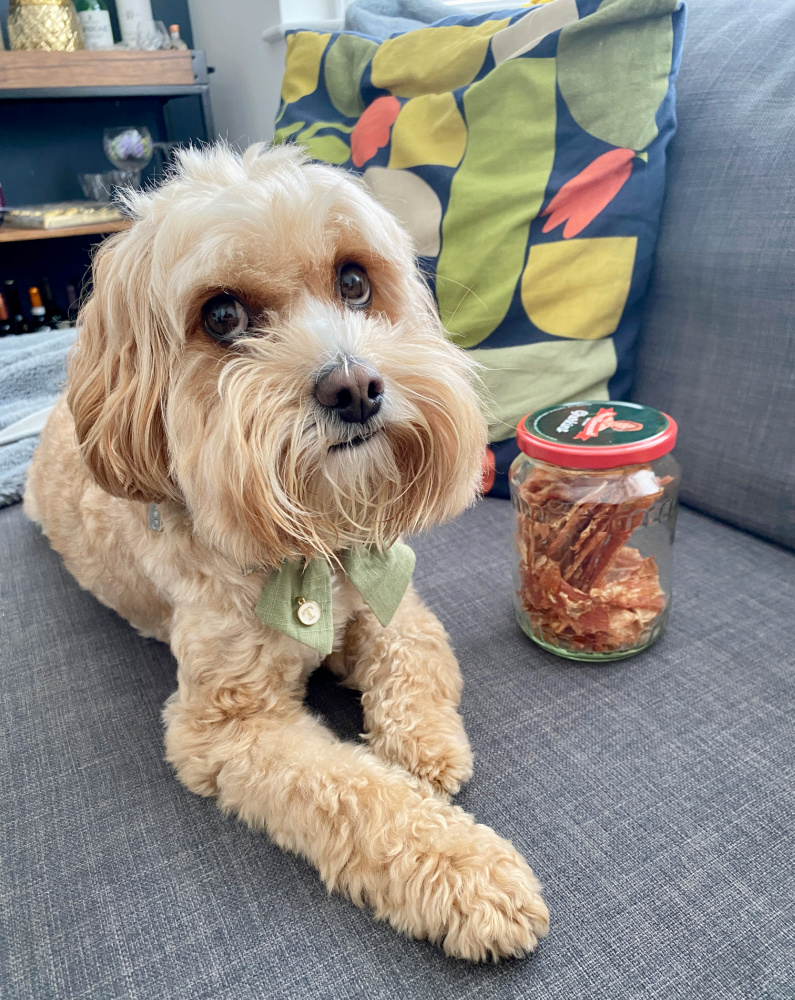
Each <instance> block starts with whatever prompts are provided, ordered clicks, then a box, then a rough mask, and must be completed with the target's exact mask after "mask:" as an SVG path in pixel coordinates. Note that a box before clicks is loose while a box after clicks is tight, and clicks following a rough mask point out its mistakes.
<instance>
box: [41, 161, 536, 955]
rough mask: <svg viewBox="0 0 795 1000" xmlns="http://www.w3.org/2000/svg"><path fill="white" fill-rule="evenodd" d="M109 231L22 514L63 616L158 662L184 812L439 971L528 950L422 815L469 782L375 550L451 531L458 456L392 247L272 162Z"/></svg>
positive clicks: (472, 831)
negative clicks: (101, 613) (114, 625)
mask: <svg viewBox="0 0 795 1000" xmlns="http://www.w3.org/2000/svg"><path fill="white" fill-rule="evenodd" d="M127 207H128V210H129V211H130V213H131V215H132V217H133V224H132V226H131V228H130V229H129V230H127V231H125V232H122V233H118V234H116V235H114V236H112V237H110V238H109V239H107V240H106V241H105V242H104V243H103V244H102V246H101V247H100V249H99V251H98V252H97V254H96V256H95V259H94V263H93V288H92V291H91V294H90V297H89V298H88V300H87V302H86V303H85V305H84V307H83V308H82V310H81V314H80V318H79V323H78V326H79V338H78V343H77V345H76V348H75V350H74V352H73V354H72V356H71V358H70V362H69V374H68V385H67V391H66V393H65V395H64V397H63V398H62V399H61V400H60V402H59V403H58V404H57V406H56V408H55V410H54V411H53V414H52V415H51V417H50V419H49V422H48V424H47V426H46V428H45V430H44V432H43V434H42V437H41V443H40V445H39V447H38V449H37V451H36V454H35V457H34V460H33V463H32V466H31V470H30V473H29V478H28V485H27V491H26V500H25V503H26V510H27V513H28V515H29V516H30V517H31V518H32V519H33V520H35V521H36V522H38V523H39V524H40V525H41V527H42V529H43V531H44V533H45V534H46V535H47V537H48V538H49V539H50V542H51V544H52V545H53V547H54V548H55V549H56V550H57V551H58V552H59V553H60V554H61V556H62V557H63V560H64V562H65V564H66V566H67V568H68V569H69V571H70V572H71V573H72V574H73V575H74V577H75V578H76V580H77V581H78V583H79V584H80V585H81V586H82V587H84V588H86V589H88V590H90V591H91V592H92V593H93V594H94V595H95V596H96V597H97V598H98V599H99V600H100V601H101V602H102V603H104V604H106V605H108V606H109V607H111V608H113V609H115V611H117V612H118V613H119V614H120V615H122V616H123V617H124V618H126V619H128V621H129V622H130V623H131V624H132V625H133V626H134V627H135V628H136V629H137V630H138V631H139V632H140V633H141V634H142V635H144V636H153V637H155V638H157V639H159V640H162V641H163V642H167V643H169V645H170V647H171V649H172V651H173V653H174V656H175V658H176V660H177V664H178V672H177V683H178V686H177V690H176V692H175V693H174V694H173V695H172V696H171V697H170V698H169V699H168V701H167V703H166V705H165V708H164V712H163V718H164V724H165V747H166V756H167V759H168V761H169V762H170V763H171V764H172V766H173V767H174V769H175V772H176V774H177V776H178V777H179V779H180V780H181V781H182V782H183V783H184V784H185V785H186V786H187V788H189V789H191V791H193V792H195V793H196V794H198V795H203V796H214V797H215V798H216V799H217V801H218V804H219V806H220V808H221V809H222V810H224V811H226V812H231V813H235V814H236V815H237V816H239V817H240V818H241V819H242V820H243V821H245V822H246V823H248V824H250V826H251V827H253V828H255V829H257V830H263V831H267V833H268V834H269V835H270V837H271V838H272V839H273V840H274V841H275V842H276V843H277V844H278V845H280V846H281V847H282V848H285V849H287V850H290V851H294V852H296V853H297V854H299V855H301V856H303V857H304V858H306V859H307V860H308V861H309V862H310V863H311V864H312V865H314V866H315V867H316V868H317V870H318V872H319V873H320V876H321V878H322V879H323V881H324V882H325V884H326V885H327V886H328V888H329V890H338V891H339V892H341V893H344V894H345V895H347V896H348V897H349V898H350V899H351V900H353V901H354V902H355V903H357V904H359V905H366V906H369V907H370V908H371V909H372V910H373V911H374V913H375V915H376V916H377V917H378V918H380V919H384V920H387V921H389V923H390V924H391V925H392V926H393V927H394V928H396V929H397V930H398V931H400V932H403V933H405V934H407V935H410V936H413V937H416V938H420V939H429V940H430V941H432V942H434V943H437V944H440V945H441V946H442V947H443V949H444V951H445V952H446V953H447V954H448V955H450V956H455V957H459V958H463V959H468V960H471V961H483V960H487V959H489V958H491V959H494V960H497V959H499V958H502V957H508V956H517V957H518V956H522V955H525V954H527V953H529V952H531V951H533V950H534V949H535V947H536V945H537V942H538V939H539V938H540V937H542V936H543V935H544V934H545V933H546V932H547V928H548V912H547V909H546V906H545V904H544V902H543V900H542V898H541V895H540V891H539V884H538V882H537V880H536V878H535V876H534V874H533V872H532V870H531V869H530V867H529V866H528V865H527V863H526V862H525V860H524V859H523V858H522V857H521V856H520V855H519V854H518V853H517V851H516V850H515V849H514V847H513V846H512V845H511V844H510V843H509V842H508V841H506V840H504V839H502V838H501V837H499V836H498V835H497V834H496V833H495V832H493V831H492V830H491V829H489V828H488V827H486V826H483V825H479V824H477V823H475V821H474V820H473V818H472V817H471V816H470V815H468V814H467V813H465V812H464V811H463V810H462V809H461V808H460V807H457V806H455V805H452V804H451V803H450V801H449V798H450V796H451V795H452V794H454V793H455V792H456V791H457V790H458V789H459V787H460V785H461V783H462V782H464V781H466V780H467V779H468V778H469V777H470V775H471V771H472V755H471V751H470V748H469V744H468V741H467V738H466V735H465V732H464V729H463V726H462V722H461V719H460V717H459V715H458V711H457V709H458V705H459V702H460V696H461V687H462V681H461V674H460V671H459V666H458V663H457V661H456V659H455V656H454V655H453V652H452V651H451V649H450V646H449V644H448V639H447V636H446V634H445V632H444V629H443V628H442V626H441V624H440V623H439V621H438V620H437V619H436V618H435V617H434V615H433V614H432V613H431V612H430V611H429V610H428V609H427V608H426V607H425V606H424V604H423V603H422V601H421V600H420V599H419V597H418V596H417V594H416V593H415V591H414V589H413V587H412V586H411V583H410V574H411V563H412V557H411V553H410V550H408V549H407V548H406V547H405V546H403V544H402V542H401V541H400V538H401V536H403V535H411V534H412V533H414V532H417V531H420V530H422V529H424V528H427V527H428V526H429V525H432V524H436V523H440V522H443V521H446V520H448V519H450V518H452V517H454V516H455V515H457V514H458V513H460V512H461V511H462V510H463V509H465V508H466V507H467V506H468V505H469V504H471V503H472V502H473V500H474V499H475V498H476V496H477V493H478V484H479V482H480V480H481V476H482V470H481V461H482V455H483V452H484V449H485V446H486V437H485V422H484V418H483V416H482V414H481V408H480V403H479V394H478V389H477V376H476V372H475V370H474V369H475V366H474V364H473V362H472V361H471V360H470V359H469V357H468V356H467V355H466V354H465V352H463V351H461V350H459V349H458V348H456V347H454V346H453V345H451V343H450V342H449V341H448V340H447V339H446V338H445V335H444V330H443V329H442V326H441V323H440V320H439V317H438V315H437V312H436V309H435V306H434V303H433V299H432V297H431V294H430V292H429V290H428V287H427V285H426V284H425V282H424V281H423V279H422V277H421V276H420V274H419V272H418V270H417V265H416V259H415V257H414V255H413V252H412V247H411V243H410V240H409V238H408V236H407V235H406V234H405V233H404V232H403V230H402V229H401V228H400V226H399V225H398V223H397V222H396V220H395V219H394V218H393V217H392V216H391V215H390V214H389V213H388V212H387V211H386V210H385V209H384V208H382V207H380V206H379V205H378V204H377V203H376V202H375V201H374V200H373V198H372V197H370V195H369V194H368V193H367V192H366V189H365V188H364V186H363V185H362V184H361V183H360V182H358V181H356V180H354V179H353V178H352V177H351V175H349V174H347V173H345V172H343V171H340V170H337V169H335V168H332V167H327V166H324V165H320V164H315V163H311V162H309V161H307V159H306V157H305V156H304V154H303V153H302V152H301V151H300V150H296V149H295V147H290V146H284V147H276V148H271V149H266V148H264V147H262V146H254V147H251V148H249V149H248V150H247V151H246V152H245V153H244V154H243V155H242V156H241V155H239V154H237V153H235V152H233V151H232V150H231V149H230V148H229V147H226V146H223V145H218V146H213V147H208V148H205V149H203V150H196V149H191V150H186V151H184V152H183V153H182V154H181V158H180V161H179V164H178V166H177V167H176V169H175V172H174V174H173V175H172V176H171V177H170V178H169V179H167V181H166V182H165V183H164V184H163V185H162V186H160V187H159V188H157V189H155V190H151V191H138V192H130V193H128V195H127ZM309 577H311V578H312V580H311V582H308V581H309ZM368 581H369V582H368ZM304 590H306V593H304ZM321 662H323V663H325V664H326V665H327V666H328V667H330V669H331V670H332V671H333V672H334V673H335V674H336V675H337V676H338V677H339V678H340V679H341V681H342V682H343V683H344V684H346V685H348V686H351V687H354V688H356V689H358V690H359V691H361V702H362V711H363V717H364V726H365V730H366V733H365V734H364V738H363V742H362V743H359V744H354V743H352V742H345V741H342V740H340V739H338V738H337V737H336V736H335V735H334V734H333V733H332V732H331V731H330V730H328V729H327V728H326V727H325V726H324V725H323V724H322V723H321V722H320V721H319V720H318V719H317V718H316V717H314V716H313V715H312V714H311V713H310V712H309V711H308V710H307V709H306V707H305V706H304V704H303V699H304V693H305V685H306V681H307V678H308V676H309V675H310V674H311V673H312V671H314V670H315V669H316V668H317V667H318V666H319V665H320V664H321Z"/></svg>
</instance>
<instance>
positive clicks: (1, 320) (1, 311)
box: [0, 294, 14, 337]
mask: <svg viewBox="0 0 795 1000" xmlns="http://www.w3.org/2000/svg"><path fill="white" fill-rule="evenodd" d="M13 332H14V329H13V327H12V326H11V317H10V316H9V315H8V306H7V305H6V300H5V299H4V298H3V296H2V295H1V294H0V337H6V336H8V334H9V333H13Z"/></svg>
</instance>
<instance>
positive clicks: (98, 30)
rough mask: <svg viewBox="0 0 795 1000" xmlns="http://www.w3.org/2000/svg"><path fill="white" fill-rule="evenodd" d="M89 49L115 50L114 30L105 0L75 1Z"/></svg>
mask: <svg viewBox="0 0 795 1000" xmlns="http://www.w3.org/2000/svg"><path fill="white" fill-rule="evenodd" d="M75 6H76V7H77V16H78V17H79V18H80V27H81V28H82V29H83V41H84V42H85V46H86V48H87V49H110V48H113V29H112V28H111V26H110V12H109V11H108V5H107V4H106V3H105V0H75Z"/></svg>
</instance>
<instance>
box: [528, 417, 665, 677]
mask: <svg viewBox="0 0 795 1000" xmlns="http://www.w3.org/2000/svg"><path fill="white" fill-rule="evenodd" d="M516 440H517V444H518V445H519V448H520V450H521V454H520V455H519V456H518V457H517V458H516V459H515V460H514V462H513V465H512V466H511V471H510V477H509V480H510V486H511V497H512V499H513V503H514V506H515V508H516V510H517V532H516V546H517V561H516V564H515V580H516V598H515V605H516V612H517V617H518V620H519V623H520V625H521V626H522V628H523V629H525V631H527V632H528V634H529V635H531V636H532V638H534V639H536V640H537V641H539V642H541V643H542V644H544V645H546V646H548V647H549V648H550V649H552V650H554V651H555V652H559V653H561V654H562V655H564V656H574V657H575V658H578V659H589V658H592V657H597V658H604V659H614V658H615V657H616V656H625V655H629V653H632V652H635V651H637V650H638V649H641V648H642V647H643V646H645V645H647V644H648V643H649V642H651V641H652V640H653V639H654V638H655V637H656V636H657V635H659V633H660V631H661V629H662V626H663V624H664V621H665V616H666V614H667V611H668V600H669V593H668V591H667V586H668V580H669V576H670V557H671V542H672V541H673V526H674V523H675V517H676V489H677V485H678V481H679V472H678V467H677V465H676V462H675V461H674V459H673V456H671V455H670V454H669V452H670V451H671V449H672V448H673V446H674V443H675V441H676V423H675V422H674V421H673V420H672V419H671V418H670V417H669V416H667V414H665V413H661V412H660V411H659V410H654V409H651V408H650V407H648V406H640V405H638V404H636V403H618V402H613V401H612V400H611V401H608V402H599V401H586V402H579V403H564V404H562V405H558V406H550V407H547V408H546V409H543V410H538V411H537V412H536V413H532V414H531V415H530V416H529V417H526V418H525V419H524V420H522V421H520V422H519V425H518V427H517V429H516ZM650 553H654V554H653V555H651V554H650ZM658 560H659V561H658Z"/></svg>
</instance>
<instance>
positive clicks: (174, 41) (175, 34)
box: [168, 24, 188, 51]
mask: <svg viewBox="0 0 795 1000" xmlns="http://www.w3.org/2000/svg"><path fill="white" fill-rule="evenodd" d="M168 33H169V35H170V36H171V48H172V49H179V50H180V51H185V50H186V49H187V48H188V46H187V45H186V44H185V42H184V41H183V40H182V36H181V35H180V33H179V25H178V24H170V25H169V27H168Z"/></svg>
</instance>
